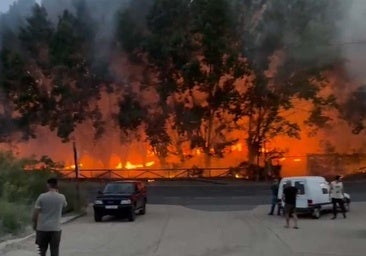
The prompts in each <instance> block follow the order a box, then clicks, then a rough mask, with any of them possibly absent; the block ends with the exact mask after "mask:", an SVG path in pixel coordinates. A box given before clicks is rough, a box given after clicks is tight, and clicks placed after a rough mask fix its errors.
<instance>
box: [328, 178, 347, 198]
mask: <svg viewBox="0 0 366 256" xmlns="http://www.w3.org/2000/svg"><path fill="white" fill-rule="evenodd" d="M330 196H331V197H332V198H335V199H343V198H344V196H343V183H342V182H340V181H339V182H337V181H332V183H331V184H330Z"/></svg>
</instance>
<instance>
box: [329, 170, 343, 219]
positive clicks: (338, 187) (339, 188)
mask: <svg viewBox="0 0 366 256" xmlns="http://www.w3.org/2000/svg"><path fill="white" fill-rule="evenodd" d="M330 196H331V198H332V204H333V218H332V220H334V219H336V218H337V204H338V205H339V207H340V208H341V210H342V213H343V218H346V208H345V207H344V193H343V183H342V177H341V176H339V175H337V176H336V177H335V180H334V181H332V182H331V183H330Z"/></svg>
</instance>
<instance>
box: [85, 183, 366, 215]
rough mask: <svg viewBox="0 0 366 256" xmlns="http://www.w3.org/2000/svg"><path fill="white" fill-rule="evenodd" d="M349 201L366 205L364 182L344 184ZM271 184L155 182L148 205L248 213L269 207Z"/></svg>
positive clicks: (92, 193) (90, 190) (90, 191)
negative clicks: (251, 210)
mask: <svg viewBox="0 0 366 256" xmlns="http://www.w3.org/2000/svg"><path fill="white" fill-rule="evenodd" d="M344 186H345V190H346V192H347V193H349V194H350V195H351V198H352V201H354V202H363V201H366V180H365V181H353V182H345V183H344ZM102 187H103V186H102V185H95V186H91V187H90V186H89V188H88V189H87V190H88V196H89V200H90V201H93V199H94V197H95V196H96V194H97V191H98V190H99V189H102ZM270 201H271V191H270V183H252V182H246V181H220V182H215V183H212V182H210V181H155V182H152V183H148V202H149V203H150V204H159V205H181V206H185V207H188V208H193V209H200V210H212V211H217V210H220V211H226V210H228V211H232V210H248V209H252V208H254V207H256V206H258V205H263V204H270Z"/></svg>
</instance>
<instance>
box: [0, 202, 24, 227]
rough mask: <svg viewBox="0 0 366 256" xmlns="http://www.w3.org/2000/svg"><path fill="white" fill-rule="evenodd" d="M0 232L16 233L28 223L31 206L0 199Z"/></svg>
mask: <svg viewBox="0 0 366 256" xmlns="http://www.w3.org/2000/svg"><path fill="white" fill-rule="evenodd" d="M0 216H1V218H0V234H6V233H11V234H17V233H19V232H21V231H23V230H24V228H25V227H26V226H27V225H29V224H30V220H31V218H30V216H31V207H29V206H26V205H22V204H16V203H9V202H6V201H3V200H0Z"/></svg>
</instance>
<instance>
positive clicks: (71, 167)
mask: <svg viewBox="0 0 366 256" xmlns="http://www.w3.org/2000/svg"><path fill="white" fill-rule="evenodd" d="M82 167H83V164H82V163H80V164H79V168H82ZM65 169H66V170H73V169H75V165H74V164H73V165H70V166H66V167H65Z"/></svg>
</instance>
